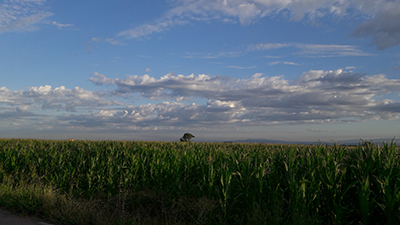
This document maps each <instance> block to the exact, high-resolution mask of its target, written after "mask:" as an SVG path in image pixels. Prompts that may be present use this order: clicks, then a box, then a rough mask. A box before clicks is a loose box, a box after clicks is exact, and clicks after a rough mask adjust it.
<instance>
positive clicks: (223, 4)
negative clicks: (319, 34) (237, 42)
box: [118, 0, 400, 49]
mask: <svg viewBox="0 0 400 225" xmlns="http://www.w3.org/2000/svg"><path fill="white" fill-rule="evenodd" d="M171 3H172V5H173V6H174V7H173V8H171V9H170V10H169V11H167V12H165V13H164V15H163V16H162V17H161V18H158V19H157V20H156V21H154V22H153V23H149V24H143V25H140V26H138V27H135V28H132V29H127V30H125V31H122V32H120V33H119V34H118V36H122V37H125V38H127V39H130V38H139V37H144V36H148V35H150V34H152V33H159V32H163V31H167V30H169V29H171V28H172V27H174V26H177V25H184V24H188V23H190V21H193V20H195V21H209V20H220V21H223V22H224V21H234V20H239V22H240V23H241V24H242V25H248V24H251V23H254V22H257V21H258V20H259V19H261V18H264V17H267V16H277V15H278V16H282V17H286V18H288V19H289V20H291V21H300V20H302V19H304V18H307V19H309V20H316V19H318V18H321V17H326V16H333V17H336V18H341V17H346V16H347V17H349V18H350V17H351V16H354V15H357V16H358V15H362V17H364V18H367V19H366V21H365V22H364V23H363V24H361V25H360V26H359V27H358V28H356V29H355V30H354V32H353V33H352V36H354V37H372V38H373V39H374V44H375V45H376V46H377V47H378V49H385V48H388V47H391V46H394V45H399V40H400V35H399V27H400V25H399V23H398V22H397V21H399V19H400V13H399V12H400V10H399V7H400V6H399V5H400V2H398V1H392V0H379V1H376V0H349V1H343V0H306V1H296V0H235V1H228V0H219V1H215V0H199V1H193V0H175V1H171ZM349 14H350V15H349ZM368 18H369V19H368ZM266 47H267V48H276V47H279V46H274V45H269V46H264V48H266Z"/></svg>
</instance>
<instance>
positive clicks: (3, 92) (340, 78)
mask: <svg viewBox="0 0 400 225" xmlns="http://www.w3.org/2000/svg"><path fill="white" fill-rule="evenodd" d="M90 81H91V82H92V83H94V84H95V85H108V86H109V87H110V86H111V87H114V88H113V89H114V90H112V91H110V90H107V91H101V92H93V91H88V90H84V89H82V88H79V87H76V88H73V89H68V88H66V87H64V86H60V87H51V86H49V85H44V86H38V87H31V88H29V89H26V90H9V89H7V88H6V87H1V88H0V120H1V121H2V123H3V124H5V125H4V126H5V127H11V128H13V126H14V125H15V126H16V124H18V127H19V128H21V129H22V128H23V127H28V128H29V129H34V128H35V129H36V128H37V129H47V130H52V129H59V130H60V129H62V130H76V131H85V130H92V131H96V132H99V131H102V130H104V131H105V130H108V131H117V130H120V131H121V130H123V131H132V130H154V129H156V128H157V129H158V130H184V129H185V128H187V127H191V129H193V130H196V129H199V130H201V129H208V130H221V129H226V130H232V129H236V128H238V127H245V126H262V125H279V124H280V125H284V124H321V123H324V124H327V123H349V122H357V121H366V120H379V119H384V120H399V119H400V101H398V100H397V99H394V98H387V99H383V97H382V96H395V95H396V94H400V80H399V79H389V78H387V77H386V76H385V75H383V74H377V75H369V76H368V75H362V74H356V73H351V72H347V71H343V70H340V69H339V70H330V71H323V70H310V71H307V72H304V73H303V74H302V75H301V76H300V77H299V78H298V79H297V80H287V79H285V78H284V77H283V76H272V77H267V76H263V75H262V74H261V73H256V74H254V75H253V76H251V78H249V79H236V78H229V77H223V76H214V77H213V76H209V75H205V74H200V75H194V74H191V75H187V76H184V75H177V74H173V73H170V74H167V75H165V76H162V77H160V78H155V77H151V76H149V75H147V74H146V75H143V76H138V75H132V76H128V77H126V78H125V79H120V78H108V77H106V76H105V75H102V74H99V73H94V74H93V75H92V77H91V78H90ZM137 95H140V96H141V97H142V98H147V99H152V100H154V101H150V102H153V103H146V104H139V105H132V104H131V103H126V99H125V98H129V97H130V96H137ZM117 99H122V101H117ZM194 99H203V100H201V101H198V102H205V103H193V102H192V101H194ZM204 100H205V101H204ZM154 102H155V103H154ZM157 102H158V103H157ZM14 128H15V127H14ZM14 128H13V129H14ZM15 129H16V128H15ZM309 131H311V132H313V131H316V130H313V129H311V130H309Z"/></svg>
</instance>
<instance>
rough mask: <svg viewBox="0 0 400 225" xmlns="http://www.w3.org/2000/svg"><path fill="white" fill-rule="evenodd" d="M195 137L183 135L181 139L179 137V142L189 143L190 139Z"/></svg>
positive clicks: (188, 134)
mask: <svg viewBox="0 0 400 225" xmlns="http://www.w3.org/2000/svg"><path fill="white" fill-rule="evenodd" d="M194 137H195V136H194V135H193V134H191V133H185V134H184V135H183V136H182V137H181V139H180V140H181V141H182V142H190V139H192V138H194Z"/></svg>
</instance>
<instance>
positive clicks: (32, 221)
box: [0, 209, 54, 225]
mask: <svg viewBox="0 0 400 225" xmlns="http://www.w3.org/2000/svg"><path fill="white" fill-rule="evenodd" d="M0 225H54V224H52V223H49V222H46V221H44V220H41V219H38V218H36V217H23V216H21V215H17V214H14V213H11V212H8V211H5V210H2V209H0Z"/></svg>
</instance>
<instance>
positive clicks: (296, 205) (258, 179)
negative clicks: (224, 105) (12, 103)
mask: <svg viewBox="0 0 400 225" xmlns="http://www.w3.org/2000/svg"><path fill="white" fill-rule="evenodd" d="M399 155H400V151H399V148H398V147H396V144H395V143H393V142H392V143H391V144H383V145H382V146H376V145H374V144H373V143H369V142H366V143H363V144H360V145H359V146H356V147H344V146H338V145H334V146H323V145H316V146H301V145H267V144H232V143H180V142H126V141H97V142H95V141H73V142H72V141H41V140H19V139H13V140H0V206H1V207H3V208H6V209H11V210H14V211H17V212H20V213H24V214H28V215H37V216H40V217H42V218H45V219H48V220H50V221H53V222H55V223H57V224H399V223H400V214H399V208H400V159H399Z"/></svg>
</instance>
